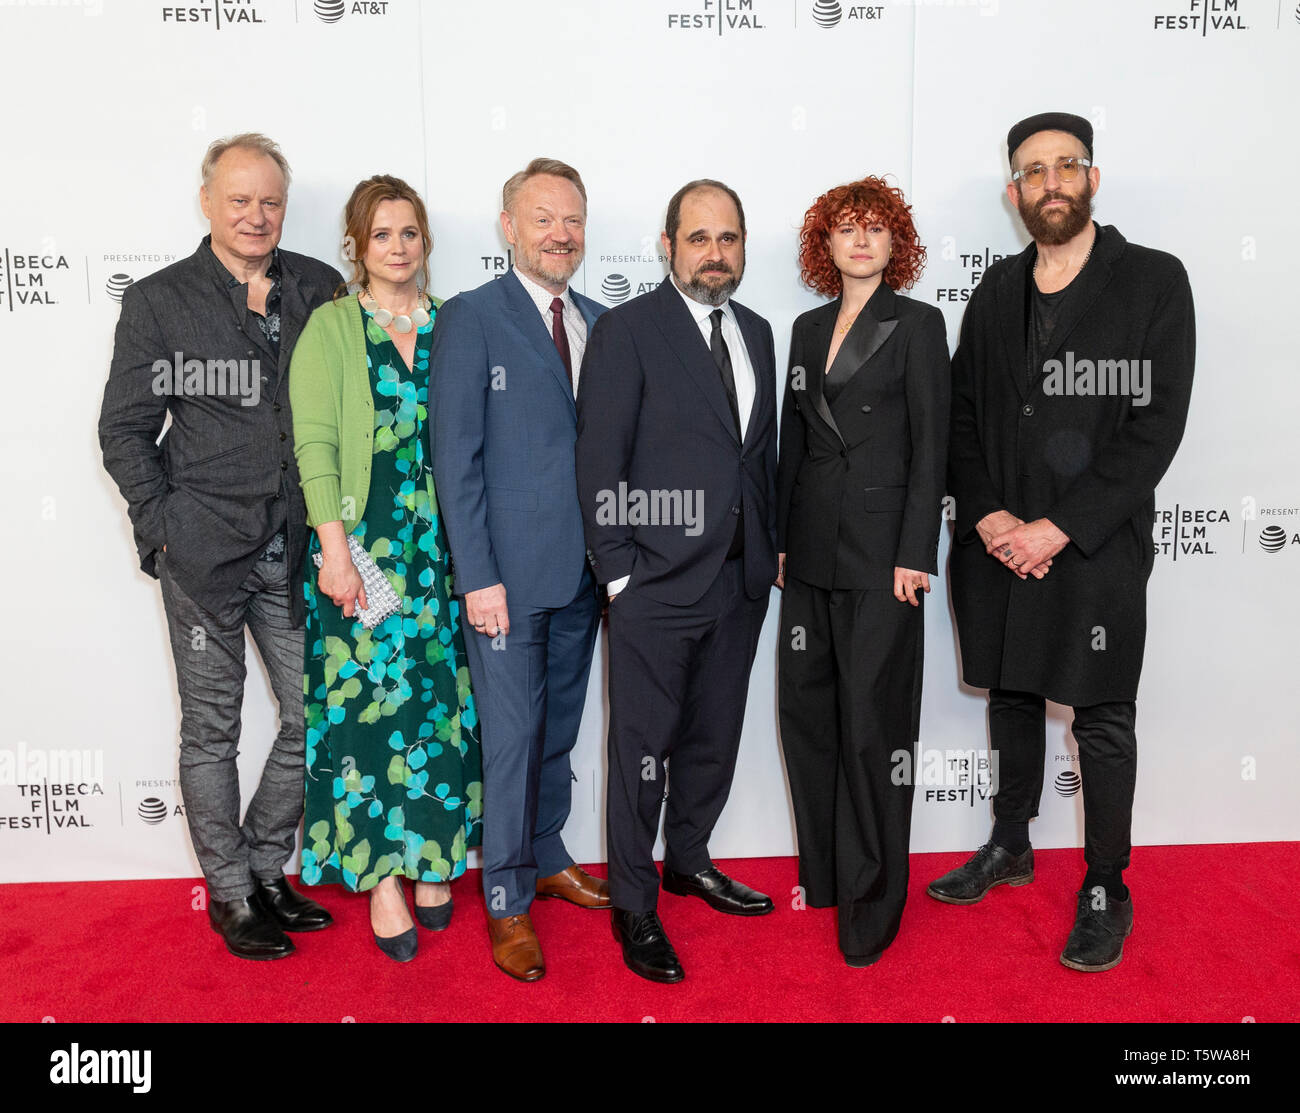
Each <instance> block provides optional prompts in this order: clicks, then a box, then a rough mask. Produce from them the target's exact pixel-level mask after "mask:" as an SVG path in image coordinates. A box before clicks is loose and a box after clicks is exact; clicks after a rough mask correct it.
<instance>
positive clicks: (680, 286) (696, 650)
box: [577, 179, 777, 982]
mask: <svg viewBox="0 0 1300 1113" xmlns="http://www.w3.org/2000/svg"><path fill="white" fill-rule="evenodd" d="M662 240H663V245H664V249H665V250H666V251H667V252H668V255H669V260H670V265H671V271H672V274H671V278H670V279H669V280H668V281H665V282H664V283H663V284H662V285H661V286H660V287H659V288H658V289H657V290H655V291H653V292H651V293H648V294H643V295H642V296H641V297H638V298H634V299H633V300H632V301H630V302H628V303H627V304H626V305H623V306H620V307H619V308H617V309H614V310H611V311H610V312H609V313H607V314H606V315H605V316H604V317H602V318H601V319H600V321H599V322H598V323H597V325H596V328H595V329H594V330H593V331H592V334H591V342H590V343H589V344H588V346H587V354H586V358H585V359H584V361H583V365H582V383H581V386H580V388H579V394H578V450H577V460H578V493H579V498H580V500H581V505H582V515H583V521H584V523H585V526H586V531H587V543H588V547H589V548H590V549H591V551H592V555H593V559H592V566H593V568H594V569H595V571H596V576H597V578H598V579H599V580H600V581H601V582H602V583H604V584H606V585H607V588H608V591H609V596H610V602H609V709H610V722H609V798H608V804H607V816H606V821H607V829H608V839H609V877H610V895H611V897H612V898H613V902H614V934H615V936H616V937H617V938H618V940H619V942H620V943H621V944H622V947H623V961H624V962H625V963H626V964H627V966H628V968H629V969H631V970H632V971H634V972H635V973H637V974H640V975H641V976H642V977H645V978H649V979H651V980H652V981H658V982H678V981H681V979H682V977H683V976H684V975H683V972H682V968H681V963H680V962H679V961H678V958H677V955H676V952H675V951H674V950H673V948H672V945H671V944H670V943H669V942H668V938H667V936H666V935H665V933H664V930H663V925H662V924H661V923H660V922H659V918H658V915H657V914H656V911H655V909H656V904H657V901H658V896H659V874H658V871H657V870H656V869H655V864H654V859H653V857H652V851H653V847H654V840H655V833H656V831H657V829H658V826H659V814H660V808H661V804H662V802H663V799H664V788H665V783H666V782H665V774H666V772H667V771H668V769H671V783H669V784H668V797H667V799H668V805H667V809H666V816H665V819H664V843H665V848H666V849H665V855H664V872H663V887H664V888H665V889H667V890H668V891H669V892H672V893H679V894H684V895H690V896H698V897H700V898H702V899H703V900H704V901H706V902H707V903H708V904H709V905H711V906H712V907H713V908H715V909H717V910H718V911H721V912H729V913H732V914H735V915H740V916H760V915H763V914H764V913H767V912H771V911H772V902H771V900H770V899H769V898H767V897H766V896H764V895H763V894H762V893H757V892H755V891H754V890H753V889H750V888H749V887H748V886H745V885H742V884H741V883H740V882H737V881H733V880H732V879H731V878H729V877H727V876H726V875H725V874H723V873H722V872H721V871H720V870H719V869H718V868H717V867H716V866H714V864H713V861H712V859H711V858H710V857H709V848H708V842H709V836H710V835H711V834H712V832H713V828H714V825H715V824H716V823H717V821H718V817H719V816H720V815H721V814H722V808H723V806H724V805H725V804H726V802H727V795H728V793H729V792H730V791H731V778H732V774H733V773H734V771H735V767H736V754H737V751H738V749H739V746H740V730H741V724H742V722H743V721H744V717H745V698H746V695H747V693H748V688H749V671H750V667H751V665H752V664H753V662H754V652H755V650H756V649H757V646H758V637H759V632H760V630H761V628H762V625H763V616H764V615H765V614H766V612H767V601H768V593H769V590H770V588H771V586H772V583H773V581H774V579H775V577H776V570H777V562H776V360H775V355H774V352H773V348H772V330H771V328H770V327H769V326H768V323H767V322H766V321H765V320H763V318H761V317H759V316H757V315H756V314H754V313H752V312H751V311H750V310H748V309H746V308H745V307H744V306H743V305H739V304H737V303H736V302H734V301H731V300H730V296H731V294H732V292H733V291H734V290H735V289H736V287H737V286H738V285H739V284H740V279H741V276H742V274H743V273H744V269H745V213H744V209H743V208H742V207H741V204H740V198H739V197H737V196H736V194H735V192H734V191H733V190H731V189H729V188H728V187H727V186H725V185H723V184H722V183H721V182H717V181H712V180H709V179H701V180H699V181H694V182H690V183H688V184H687V185H685V186H683V187H682V188H681V189H680V190H678V191H677V193H676V195H675V196H674V197H673V198H672V200H671V201H670V202H669V203H668V213H667V220H666V222H665V229H664V233H663V236H662ZM665 759H669V760H668V766H667V768H666V767H665Z"/></svg>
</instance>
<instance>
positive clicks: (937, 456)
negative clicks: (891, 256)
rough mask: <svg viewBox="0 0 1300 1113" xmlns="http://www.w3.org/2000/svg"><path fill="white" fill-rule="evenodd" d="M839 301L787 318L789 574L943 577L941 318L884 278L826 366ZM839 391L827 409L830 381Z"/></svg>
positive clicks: (851, 579) (874, 581) (818, 580)
mask: <svg viewBox="0 0 1300 1113" xmlns="http://www.w3.org/2000/svg"><path fill="white" fill-rule="evenodd" d="M839 308H840V301H839V299H837V300H836V301H834V302H831V303H830V304H828V305H823V306H821V307H820V308H817V309H812V310H809V311H808V312H807V313H805V314H803V315H802V316H801V317H799V318H798V319H797V320H796V321H795V323H794V329H793V333H792V335H791V338H790V371H789V376H788V378H787V380H786V391H785V401H784V405H783V409H782V413H781V463H780V469H779V472H778V480H777V491H778V495H777V507H778V509H777V543H778V546H779V548H780V551H781V552H784V553H785V554H786V575H788V576H793V577H795V578H797V579H800V580H803V581H804V582H805V583H809V584H812V585H814V586H815V587H822V588H828V589H829V588H847V589H856V590H864V589H867V588H879V589H892V587H893V582H894V568H895V567H902V568H914V569H916V570H917V571H921V572H937V571H938V545H939V520H940V511H941V504H942V500H943V493H944V468H945V464H946V458H947V438H948V413H949V398H950V390H951V378H950V368H949V362H948V343H947V340H946V338H945V334H944V324H943V315H942V314H941V313H940V312H939V310H937V309H935V308H934V307H933V306H929V305H925V304H923V303H921V302H916V301H912V300H911V299H909V298H905V297H902V296H900V295H898V294H896V293H895V292H894V291H893V290H891V289H890V288H889V287H888V286H886V285H885V284H884V283H881V285H880V287H879V289H877V291H876V292H875V293H874V294H873V295H872V296H871V299H870V300H869V301H868V302H867V304H866V306H865V308H864V309H863V310H862V312H861V313H859V314H858V318H857V320H856V321H855V322H854V323H853V327H852V328H851V329H850V330H849V332H848V335H847V336H845V338H844V342H843V344H841V345H840V350H839V352H838V354H837V355H836V358H835V364H834V366H833V367H832V368H831V369H830V373H829V375H828V374H826V373H825V370H826V356H827V354H828V353H829V351H830V345H831V339H832V336H833V333H834V328H835V319H836V315H837V314H838V312H839ZM828 378H829V379H832V380H834V381H835V382H837V383H838V384H839V393H838V394H837V395H836V396H835V399H834V401H833V402H828V401H827V397H826V380H827V379H828Z"/></svg>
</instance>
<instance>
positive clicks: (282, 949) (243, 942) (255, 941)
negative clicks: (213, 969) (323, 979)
mask: <svg viewBox="0 0 1300 1113" xmlns="http://www.w3.org/2000/svg"><path fill="white" fill-rule="evenodd" d="M208 921H209V922H210V923H211V924H212V930H213V931H215V932H216V933H217V934H218V935H220V936H221V938H222V939H224V940H225V941H226V950H228V951H229V952H230V953H231V954H232V955H235V956H236V957H237V958H249V959H254V960H265V959H272V958H288V957H289V955H291V954H293V950H294V947H293V943H292V942H291V941H290V939H289V937H288V936H287V935H285V934H284V932H283V931H281V930H280V925H279V924H277V923H276V922H275V920H274V919H273V918H272V917H271V914H270V913H269V912H267V911H266V910H265V909H264V908H263V907H262V902H261V901H260V900H259V899H258V898H257V895H256V893H250V894H249V895H248V896H246V897H240V898H239V899H238V900H209V901H208Z"/></svg>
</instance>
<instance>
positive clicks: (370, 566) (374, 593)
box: [312, 534, 402, 630]
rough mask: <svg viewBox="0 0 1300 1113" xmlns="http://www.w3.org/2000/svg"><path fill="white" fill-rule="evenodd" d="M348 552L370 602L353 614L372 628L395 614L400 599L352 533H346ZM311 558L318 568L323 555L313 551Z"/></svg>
mask: <svg viewBox="0 0 1300 1113" xmlns="http://www.w3.org/2000/svg"><path fill="white" fill-rule="evenodd" d="M348 552H349V554H351V556H352V564H353V567H355V568H356V570H357V572H358V573H360V575H361V583H362V586H364V587H365V589H366V602H367V603H369V604H370V606H368V607H366V608H364V609H362V608H361V607H358V608H357V609H356V610H355V611H354V612H353V614H354V615H355V616H356V618H357V619H358V620H359V621H360V622H361V625H362V626H364V627H365V628H366V629H367V630H373V629H374V628H375V627H376V626H378V625H379V624H380V623H381V622H383V621H384V619H386V618H387V617H388V616H389V615H392V614H396V613H397V612H398V611H399V610H400V609H401V607H402V600H401V599H400V598H399V597H398V594H397V592H395V591H394V590H393V585H392V584H390V583H389V582H388V577H387V576H385V575H384V573H383V569H381V568H380V567H379V565H377V564H376V563H375V562H374V560H373V558H372V557H371V556H370V554H369V553H368V552H366V549H365V546H364V545H362V544H361V542H360V541H358V540H357V539H356V538H355V537H353V536H352V534H348ZM312 560H314V561H315V562H316V567H317V568H319V567H320V566H321V562H322V561H323V560H324V557H322V556H321V554H320V553H313V554H312Z"/></svg>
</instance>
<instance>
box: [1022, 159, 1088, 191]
mask: <svg viewBox="0 0 1300 1113" xmlns="http://www.w3.org/2000/svg"><path fill="white" fill-rule="evenodd" d="M1091 165H1092V159H1090V158H1061V159H1057V160H1056V165H1055V166H1054V167H1047V166H1044V165H1043V164H1042V163H1041V162H1035V163H1034V164H1033V165H1032V166H1026V167H1025V168H1024V169H1023V170H1017V171H1016V172H1015V173H1014V174H1012V175H1011V180H1012V181H1013V182H1024V183H1025V185H1027V186H1028V187H1029V188H1030V189H1041V188H1042V187H1043V183H1044V182H1045V181H1047V171H1048V170H1049V169H1054V170H1055V171H1056V177H1057V180H1058V181H1062V182H1072V181H1074V179H1075V178H1077V177H1078V176H1079V168H1080V167H1084V168H1087V167H1089V166H1091Z"/></svg>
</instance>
